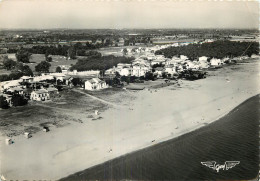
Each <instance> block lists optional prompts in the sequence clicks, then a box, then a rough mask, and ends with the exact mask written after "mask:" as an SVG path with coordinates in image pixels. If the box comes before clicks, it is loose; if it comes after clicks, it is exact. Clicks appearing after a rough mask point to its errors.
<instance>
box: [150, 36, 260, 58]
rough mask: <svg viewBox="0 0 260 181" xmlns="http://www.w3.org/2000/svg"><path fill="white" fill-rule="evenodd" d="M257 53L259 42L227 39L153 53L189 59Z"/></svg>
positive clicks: (169, 48)
mask: <svg viewBox="0 0 260 181" xmlns="http://www.w3.org/2000/svg"><path fill="white" fill-rule="evenodd" d="M258 53H259V44H258V43H257V42H234V41H228V40H224V41H223V40H219V41H215V42H212V43H203V44H190V45H187V46H181V47H168V48H165V49H161V50H157V51H156V52H155V54H157V55H164V56H165V57H167V58H172V57H173V56H180V55H186V56H187V57H188V58H189V59H191V60H194V59H196V58H198V57H201V56H207V57H210V58H213V57H214V58H224V57H231V58H232V57H237V56H242V55H247V56H249V57H250V56H251V55H252V54H258Z"/></svg>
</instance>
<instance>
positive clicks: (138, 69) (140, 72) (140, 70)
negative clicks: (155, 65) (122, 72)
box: [131, 64, 150, 77]
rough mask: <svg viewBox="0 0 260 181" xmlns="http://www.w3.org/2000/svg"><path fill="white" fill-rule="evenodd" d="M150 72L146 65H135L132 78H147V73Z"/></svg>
mask: <svg viewBox="0 0 260 181" xmlns="http://www.w3.org/2000/svg"><path fill="white" fill-rule="evenodd" d="M149 71H150V67H148V66H146V65H144V64H135V65H133V71H132V74H131V75H132V76H136V77H141V76H145V74H146V72H149Z"/></svg>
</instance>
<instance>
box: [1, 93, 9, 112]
mask: <svg viewBox="0 0 260 181" xmlns="http://www.w3.org/2000/svg"><path fill="white" fill-rule="evenodd" d="M8 107H9V104H8V102H7V100H6V98H5V97H4V96H0V108H2V109H7V108H8Z"/></svg>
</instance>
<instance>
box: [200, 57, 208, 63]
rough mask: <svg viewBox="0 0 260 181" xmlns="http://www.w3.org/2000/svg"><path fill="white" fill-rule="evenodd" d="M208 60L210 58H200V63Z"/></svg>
mask: <svg viewBox="0 0 260 181" xmlns="http://www.w3.org/2000/svg"><path fill="white" fill-rule="evenodd" d="M207 60H208V57H206V56H202V57H199V61H203V62H205V61H207Z"/></svg>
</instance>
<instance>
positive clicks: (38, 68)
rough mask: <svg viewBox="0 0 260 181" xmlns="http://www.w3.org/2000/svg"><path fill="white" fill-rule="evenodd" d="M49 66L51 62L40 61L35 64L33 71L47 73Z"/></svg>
mask: <svg viewBox="0 0 260 181" xmlns="http://www.w3.org/2000/svg"><path fill="white" fill-rule="evenodd" d="M50 66H51V64H50V63H49V62H46V61H42V62H40V63H39V64H38V65H36V66H35V71H36V72H43V73H48V72H49V69H50Z"/></svg>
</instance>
